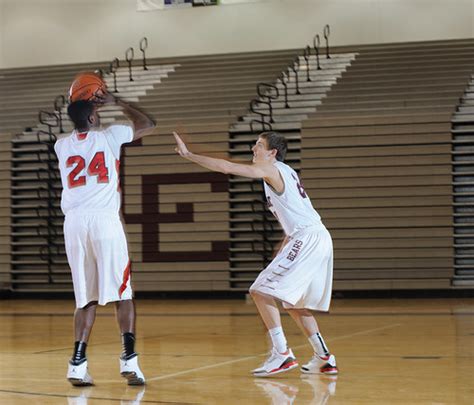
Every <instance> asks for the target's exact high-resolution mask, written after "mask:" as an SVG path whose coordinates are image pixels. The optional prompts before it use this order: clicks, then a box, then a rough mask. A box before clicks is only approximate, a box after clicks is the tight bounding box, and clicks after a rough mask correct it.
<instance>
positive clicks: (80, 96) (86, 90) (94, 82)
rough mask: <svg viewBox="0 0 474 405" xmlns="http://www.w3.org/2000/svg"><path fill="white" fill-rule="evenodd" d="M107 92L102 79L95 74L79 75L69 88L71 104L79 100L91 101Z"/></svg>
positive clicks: (83, 73)
mask: <svg viewBox="0 0 474 405" xmlns="http://www.w3.org/2000/svg"><path fill="white" fill-rule="evenodd" d="M106 91H107V86H106V84H105V82H104V81H103V80H102V78H101V77H100V76H99V75H97V74H96V73H94V72H82V73H79V74H78V75H77V76H76V77H75V78H74V81H73V82H72V84H71V87H70V88H69V99H70V100H71V102H74V101H77V100H91V99H92V98H94V96H95V95H97V94H101V93H104V92H106Z"/></svg>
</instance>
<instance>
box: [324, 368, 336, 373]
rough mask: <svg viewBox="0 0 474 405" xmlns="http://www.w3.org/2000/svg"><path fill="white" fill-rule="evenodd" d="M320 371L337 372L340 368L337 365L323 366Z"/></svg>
mask: <svg viewBox="0 0 474 405" xmlns="http://www.w3.org/2000/svg"><path fill="white" fill-rule="evenodd" d="M320 371H321V373H334V372H336V373H337V372H338V369H337V367H321V369H320Z"/></svg>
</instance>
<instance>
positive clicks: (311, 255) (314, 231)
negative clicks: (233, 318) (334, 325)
mask: <svg viewBox="0 0 474 405" xmlns="http://www.w3.org/2000/svg"><path fill="white" fill-rule="evenodd" d="M332 273H333V247H332V239H331V235H330V233H329V231H328V230H327V229H326V228H325V227H324V225H322V224H321V225H318V226H315V227H311V228H306V229H304V230H302V231H299V232H297V233H295V234H293V235H292V236H291V237H289V241H288V242H287V243H286V245H284V246H283V248H282V249H281V250H280V252H279V253H278V255H277V256H276V257H275V258H274V259H273V261H272V262H271V263H270V264H269V265H268V266H267V267H266V268H265V269H264V270H262V272H261V273H260V274H259V276H258V277H257V279H256V280H255V282H254V283H253V284H252V286H251V287H250V291H258V292H261V293H263V294H266V295H270V296H272V297H274V298H276V299H278V300H280V301H282V303H283V306H284V307H285V308H306V309H311V310H316V311H327V310H329V304H330V303H331V292H332Z"/></svg>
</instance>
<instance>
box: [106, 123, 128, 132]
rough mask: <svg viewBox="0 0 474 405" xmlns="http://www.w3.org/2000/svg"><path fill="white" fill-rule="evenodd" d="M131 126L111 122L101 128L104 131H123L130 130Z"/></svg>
mask: <svg viewBox="0 0 474 405" xmlns="http://www.w3.org/2000/svg"><path fill="white" fill-rule="evenodd" d="M131 129H132V127H131V126H130V125H126V124H112V125H109V126H108V127H107V128H105V129H104V130H103V132H105V133H114V132H123V131H130V130H131Z"/></svg>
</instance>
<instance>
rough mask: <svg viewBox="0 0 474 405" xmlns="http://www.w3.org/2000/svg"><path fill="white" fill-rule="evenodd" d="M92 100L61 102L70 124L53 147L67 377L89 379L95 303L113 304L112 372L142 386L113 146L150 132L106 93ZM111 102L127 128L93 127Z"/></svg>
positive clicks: (148, 124) (79, 381)
mask: <svg viewBox="0 0 474 405" xmlns="http://www.w3.org/2000/svg"><path fill="white" fill-rule="evenodd" d="M95 101H96V102H95V103H93V102H91V101H83V100H80V101H76V102H73V103H71V104H70V105H69V107H68V115H69V117H70V119H71V121H72V122H73V123H74V128H75V129H74V131H73V132H72V133H71V134H70V135H69V136H67V137H65V138H62V139H59V140H58V141H57V142H56V144H55V146H54V149H55V151H56V154H57V156H58V161H59V163H58V165H59V170H60V172H61V182H62V186H63V191H62V197H61V209H62V211H63V213H64V215H65V220H64V241H65V246H66V254H67V258H68V262H69V266H70V268H71V273H72V280H73V284H74V295H75V298H76V311H75V313H74V335H75V345H74V353H73V355H72V358H71V360H70V362H69V367H68V372H67V378H68V380H69V381H70V382H71V384H72V385H76V386H82V385H92V384H93V380H92V378H91V376H90V375H89V373H88V370H87V358H86V347H87V342H88V340H89V335H90V333H91V330H92V326H93V324H94V320H95V314H96V308H97V305H98V304H99V305H105V304H107V303H108V302H115V308H116V314H117V321H118V324H119V328H120V332H121V334H122V344H123V352H122V355H121V356H120V372H121V374H122V376H124V377H125V378H126V379H127V380H128V384H129V385H143V384H144V383H145V377H144V376H143V373H142V372H141V370H140V367H139V365H138V357H137V353H135V306H134V303H133V300H132V288H131V285H130V259H129V256H128V248H127V240H126V237H125V233H124V230H123V225H122V222H121V220H120V214H119V211H120V185H119V165H120V149H121V146H122V145H123V144H124V143H128V142H132V141H134V140H137V139H139V138H141V137H143V136H144V135H147V134H149V133H151V131H150V130H151V129H153V128H154V126H155V124H154V123H153V121H152V120H151V119H150V118H148V117H147V116H146V115H145V114H143V113H141V112H140V111H138V110H137V109H135V108H133V107H131V106H130V105H128V104H126V103H124V102H123V101H121V100H119V99H116V98H115V97H114V96H112V95H111V94H108V93H107V94H106V95H104V96H103V97H101V98H100V99H96V100H95ZM112 103H115V104H117V105H118V106H120V107H121V108H122V110H123V112H124V114H125V115H126V116H127V117H128V118H129V119H130V120H131V121H132V124H133V126H128V125H111V126H109V127H108V128H106V129H101V128H99V127H98V124H99V118H98V115H97V108H98V107H100V105H103V104H112Z"/></svg>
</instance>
